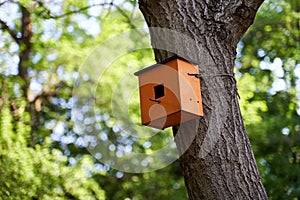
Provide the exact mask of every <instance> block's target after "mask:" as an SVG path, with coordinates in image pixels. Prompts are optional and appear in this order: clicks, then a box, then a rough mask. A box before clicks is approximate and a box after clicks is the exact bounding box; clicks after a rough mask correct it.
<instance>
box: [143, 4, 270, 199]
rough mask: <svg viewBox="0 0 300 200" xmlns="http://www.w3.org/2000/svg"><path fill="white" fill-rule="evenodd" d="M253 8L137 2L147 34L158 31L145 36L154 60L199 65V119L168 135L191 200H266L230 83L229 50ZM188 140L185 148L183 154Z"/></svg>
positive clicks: (232, 53)
mask: <svg viewBox="0 0 300 200" xmlns="http://www.w3.org/2000/svg"><path fill="white" fill-rule="evenodd" d="M261 3H262V0H249V1H244V0H236V1H230V0H224V1H210V0H206V1H200V0H190V1H187V0H173V1H171V0H169V1H166V0H162V1H157V0H151V1H150V0H140V1H139V6H140V10H141V11H142V13H143V15H144V17H145V19H146V22H147V24H148V26H149V27H159V28H163V29H159V31H156V30H157V29H150V35H151V42H152V46H153V48H154V53H155V58H156V60H157V61H158V62H160V61H162V60H164V59H166V58H167V57H170V56H172V55H174V54H178V55H180V56H183V57H186V58H188V59H192V60H194V61H196V62H197V63H198V64H199V73H200V76H201V92H202V100H203V109H204V116H203V117H201V118H199V119H197V121H194V122H188V123H185V124H181V125H180V126H178V127H173V131H174V135H175V141H176V144H177V147H178V150H179V153H180V155H181V156H180V159H179V160H180V163H181V168H182V172H183V175H184V179H185V184H186V188H187V191H188V195H189V198H190V199H191V200H194V199H195V200H199V199H267V195H266V192H265V190H264V187H263V185H262V182H261V177H260V175H259V172H258V169H257V165H256V162H255V159H254V155H253V152H252V149H251V146H250V142H249V139H248V136H247V133H246V130H245V127H244V124H243V121H242V116H241V113H240V109H239V104H238V99H237V89H236V83H235V79H234V77H233V75H234V72H233V69H234V61H235V56H236V45H237V43H238V42H239V40H240V39H241V37H242V36H243V34H244V33H245V31H246V30H247V29H248V27H249V26H250V25H251V24H252V23H253V20H254V17H255V14H256V11H257V9H258V8H259V6H260V5H261ZM168 30H172V31H173V32H172V31H171V32H172V33H170V31H168ZM168 32H169V33H168ZM191 137H193V140H192V143H191V144H190V145H189V146H188V147H186V146H185V145H186V144H187V143H188V140H189V138H191Z"/></svg>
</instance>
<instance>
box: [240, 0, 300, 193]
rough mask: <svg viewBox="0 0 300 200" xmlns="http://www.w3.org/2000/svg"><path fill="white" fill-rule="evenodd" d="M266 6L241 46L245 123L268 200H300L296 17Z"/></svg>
mask: <svg viewBox="0 0 300 200" xmlns="http://www.w3.org/2000/svg"><path fill="white" fill-rule="evenodd" d="M295 2H296V1H267V2H265V3H264V4H263V6H262V7H261V9H260V11H259V13H258V14H257V17H256V21H255V23H254V25H253V27H252V28H251V29H250V30H249V31H248V33H247V34H246V35H245V37H244V38H243V40H242V42H241V43H240V48H241V52H240V54H238V55H239V56H240V59H239V61H240V62H241V64H242V66H241V68H240V69H239V72H238V74H239V73H240V74H239V75H242V76H241V78H240V79H239V88H240V92H241V96H242V100H241V107H242V111H243V116H244V121H245V124H246V127H247V130H248V133H249V137H250V140H251V143H252V146H253V149H254V154H255V156H256V159H257V164H258V167H259V170H260V173H261V175H262V178H263V183H264V185H265V187H266V189H267V193H268V196H269V198H270V199H298V198H299V197H300V176H299V175H300V160H299V158H300V149H299V144H300V132H299V127H300V116H299V115H300V112H299V111H300V110H299V105H300V103H299V97H300V95H299V93H300V85H299V80H300V74H296V73H295V72H296V70H297V68H299V64H300V57H299V55H300V43H299V39H300V31H299V21H300V12H299V9H297V7H295V6H293V4H294V3H295Z"/></svg>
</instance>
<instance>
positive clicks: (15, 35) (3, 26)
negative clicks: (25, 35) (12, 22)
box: [0, 19, 20, 44]
mask: <svg viewBox="0 0 300 200" xmlns="http://www.w3.org/2000/svg"><path fill="white" fill-rule="evenodd" d="M0 24H1V29H2V30H4V31H7V32H8V33H9V34H10V36H11V37H12V38H13V39H14V40H15V42H16V43H18V44H19V43H20V38H18V37H17V34H16V33H15V32H14V31H13V30H12V29H11V28H9V26H8V25H7V24H6V23H5V22H4V21H2V20H1V19H0Z"/></svg>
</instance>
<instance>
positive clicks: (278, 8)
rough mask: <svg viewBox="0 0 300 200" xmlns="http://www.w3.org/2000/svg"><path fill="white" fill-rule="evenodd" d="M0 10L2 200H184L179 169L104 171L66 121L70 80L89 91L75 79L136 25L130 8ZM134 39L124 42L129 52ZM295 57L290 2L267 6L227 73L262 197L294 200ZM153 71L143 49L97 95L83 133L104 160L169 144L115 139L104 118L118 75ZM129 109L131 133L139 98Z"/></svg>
mask: <svg viewBox="0 0 300 200" xmlns="http://www.w3.org/2000/svg"><path fill="white" fill-rule="evenodd" d="M0 5H1V6H0V22H1V30H0V35H1V37H0V88H1V90H0V108H1V113H0V171H1V176H0V199H126V200H129V199H133V200H137V199H166V198H170V197H172V199H175V200H176V199H178V200H181V199H187V195H186V190H185V187H184V181H183V178H182V175H181V172H180V167H179V164H178V162H177V161H175V162H174V163H172V164H171V165H169V166H167V167H165V168H163V169H160V170H157V171H154V172H149V173H143V174H139V173H136V174H131V173H125V172H122V171H118V170H114V169H112V168H110V167H109V166H107V165H105V164H103V163H101V162H99V160H97V159H96V158H95V157H93V156H91V155H90V153H89V151H88V150H87V149H86V147H87V146H88V145H89V143H91V142H92V141H89V140H90V138H88V137H86V135H84V134H83V133H82V129H81V128H80V127H79V126H78V125H76V124H74V121H73V120H72V105H73V102H74V98H73V97H72V90H73V87H74V84H76V81H75V80H77V79H78V78H82V79H84V80H86V81H88V77H80V76H81V74H80V73H79V69H80V66H81V65H82V63H84V61H85V59H86V58H87V57H88V56H89V55H90V53H91V52H92V51H93V49H94V48H95V47H96V46H97V45H99V44H101V43H103V42H104V41H106V40H107V39H109V38H111V37H113V36H114V35H117V34H119V33H122V32H126V31H130V30H131V29H135V28H145V27H146V25H145V23H144V20H143V18H142V16H141V14H140V12H139V10H138V7H137V2H136V1H134V0H124V1H122V0H119V1H112V2H110V1H96V0H89V1H80V0H78V1H77V0H68V1H63V0H54V1H32V0H22V1H21V0H19V1H0ZM22 7H23V8H26V9H27V10H28V11H29V13H30V16H31V23H32V39H31V40H30V48H29V50H30V57H29V60H28V61H27V62H26V63H25V64H24V66H22V67H23V68H26V70H27V71H28V80H29V83H28V84H26V80H25V79H24V77H22V76H21V74H20V70H19V67H20V66H19V62H20V56H21V52H22V51H23V50H24V49H26V48H28V46H26V43H24V41H25V40H22V39H23V37H22V35H21V33H22V31H21V29H22V20H21V19H22V13H21V8H22ZM140 34H147V32H146V31H144V29H141V30H140ZM136 38H137V37H136V36H135V35H129V41H130V40H132V42H133V43H136V44H137V45H138V41H136ZM120 45H122V44H120ZM299 55H300V6H299V3H298V2H297V0H284V1H279V0H275V1H265V2H264V4H263V5H262V7H261V8H260V10H259V12H258V14H257V17H256V20H255V22H254V24H253V26H252V27H251V28H250V29H249V31H248V32H247V34H246V35H245V36H244V37H243V39H242V40H241V41H240V43H239V44H238V48H237V60H236V69H235V71H236V76H237V79H238V88H239V93H240V96H241V99H240V105H241V109H242V113H243V118H244V122H245V125H246V128H247V131H248V134H249V137H250V140H251V144H252V147H253V150H254V154H255V157H256V160H257V164H258V166H259V170H260V173H261V176H262V178H263V182H264V185H265V187H266V189H267V193H268V196H269V198H270V199H294V200H295V199H299V198H300V100H299V99H300V56H299ZM152 63H154V60H153V54H152V51H151V50H149V49H148V50H143V51H134V52H132V51H131V50H130V49H129V50H128V54H126V55H124V56H123V57H122V58H119V59H118V60H117V61H116V62H115V63H113V64H112V66H111V67H110V68H109V70H107V71H106V72H105V76H104V77H106V78H105V79H103V80H102V81H101V85H99V86H98V88H97V92H98V93H99V94H101V95H100V97H99V98H97V99H96V100H95V101H96V104H95V105H96V106H95V113H94V115H96V116H95V118H96V120H93V119H88V118H87V120H85V123H86V125H87V126H89V127H93V128H95V129H96V130H98V131H99V133H100V136H99V137H100V139H102V140H107V139H109V140H111V141H113V143H114V147H112V146H111V147H110V151H111V153H112V154H116V155H118V154H120V152H121V153H122V151H125V152H126V151H129V152H135V151H136V152H151V151H153V150H155V149H159V148H161V147H162V146H164V145H165V144H166V143H167V142H168V141H169V140H170V139H171V140H172V135H171V132H170V131H168V130H166V131H165V132H163V133H158V134H157V135H156V136H155V137H153V138H152V139H147V138H146V139H142V140H139V141H138V140H137V139H136V137H129V136H124V135H122V136H120V135H121V134H120V127H122V126H123V125H122V124H119V122H118V120H117V119H116V117H115V116H114V115H113V113H112V112H111V103H110V99H111V94H112V89H113V88H114V87H115V85H116V83H118V81H119V79H120V78H122V77H123V74H124V73H128V71H130V72H131V71H132V73H133V72H134V70H136V68H143V67H145V66H147V65H149V64H152ZM133 66H134V67H133ZM133 79H134V80H135V81H136V82H135V83H136V85H137V80H136V78H134V77H133ZM77 84H78V83H77ZM95 84H97V83H95ZM83 103H84V102H83ZM129 104H130V105H129V113H130V116H131V118H132V120H133V121H134V123H139V113H138V112H139V109H138V106H139V105H138V95H137V91H135V93H133V94H132V96H131V98H130V101H129ZM83 106H84V105H83ZM32 130H34V131H32Z"/></svg>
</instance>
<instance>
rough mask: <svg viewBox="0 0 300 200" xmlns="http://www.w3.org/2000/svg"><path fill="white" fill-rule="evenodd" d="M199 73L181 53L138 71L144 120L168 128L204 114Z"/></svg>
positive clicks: (160, 127)
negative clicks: (197, 75)
mask: <svg viewBox="0 0 300 200" xmlns="http://www.w3.org/2000/svg"><path fill="white" fill-rule="evenodd" d="M198 73H199V72H198V67H197V66H196V65H195V64H194V63H192V62H190V61H188V60H187V59H184V58H182V57H179V56H173V57H170V58H168V59H166V60H165V61H163V62H161V63H158V64H155V65H152V66H150V67H147V68H145V69H143V70H140V71H138V72H136V73H135V75H136V76H138V78H139V92H140V108H141V117H142V124H143V125H147V126H151V127H154V128H158V129H164V128H167V127H169V126H174V125H177V124H180V123H183V122H186V121H189V120H192V119H195V118H197V117H198V116H203V109H202V98H201V91H200V79H199V78H197V77H196V76H195V74H198Z"/></svg>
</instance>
